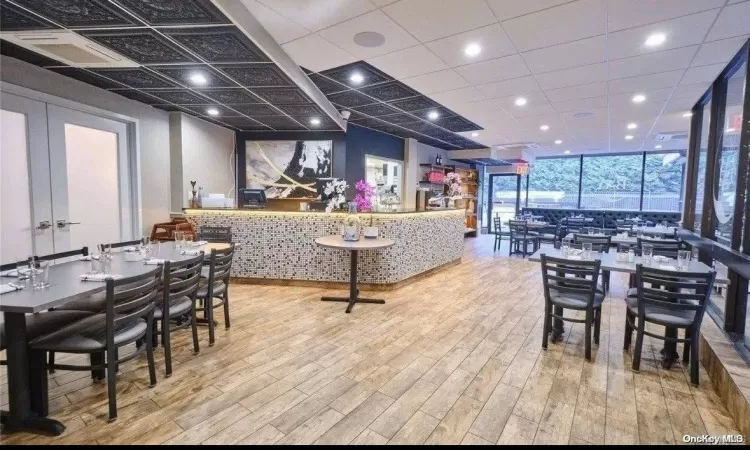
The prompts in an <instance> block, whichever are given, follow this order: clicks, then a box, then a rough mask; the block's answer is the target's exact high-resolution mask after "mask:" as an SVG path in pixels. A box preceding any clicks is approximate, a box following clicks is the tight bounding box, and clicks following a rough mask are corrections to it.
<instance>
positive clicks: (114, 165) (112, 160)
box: [0, 92, 134, 264]
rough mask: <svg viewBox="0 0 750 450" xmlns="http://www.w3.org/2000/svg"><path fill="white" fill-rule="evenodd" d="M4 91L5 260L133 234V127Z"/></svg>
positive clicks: (1, 194) (1, 205)
mask: <svg viewBox="0 0 750 450" xmlns="http://www.w3.org/2000/svg"><path fill="white" fill-rule="evenodd" d="M1 95H2V98H1V100H2V102H1V103H0V114H1V115H0V200H1V201H0V264H8V263H13V262H16V261H17V260H18V259H22V258H26V257H28V256H31V255H39V256H42V255H48V254H51V253H59V252H63V251H67V250H73V249H77V248H81V247H83V246H89V247H92V246H95V245H96V244H100V243H107V242H117V241H119V240H124V239H130V238H132V235H133V231H134V222H133V220H134V207H133V194H132V188H131V166H132V164H131V161H130V156H129V151H128V148H129V147H128V142H127V139H128V132H127V128H128V127H127V124H126V123H124V122H118V121H115V120H110V119H107V118H104V117H100V116H96V115H92V114H88V113H84V112H81V111H77V110H73V109H68V108H64V107H61V106H57V105H54V104H51V103H46V102H43V101H39V100H34V99H31V98H27V97H22V96H18V95H14V94H10V93H7V92H2V93H1Z"/></svg>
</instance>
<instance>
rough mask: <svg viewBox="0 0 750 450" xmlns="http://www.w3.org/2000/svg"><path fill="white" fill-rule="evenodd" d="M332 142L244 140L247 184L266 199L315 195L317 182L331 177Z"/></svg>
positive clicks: (314, 196)
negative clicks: (264, 195)
mask: <svg viewBox="0 0 750 450" xmlns="http://www.w3.org/2000/svg"><path fill="white" fill-rule="evenodd" d="M332 150H333V142H332V141H247V142H245V165H246V172H245V173H246V187H247V188H250V189H264V190H265V191H266V197H267V198H316V197H317V196H318V190H317V186H316V182H317V180H318V179H319V178H329V177H330V176H331V156H332Z"/></svg>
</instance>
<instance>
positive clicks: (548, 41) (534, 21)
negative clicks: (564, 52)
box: [503, 0, 605, 52]
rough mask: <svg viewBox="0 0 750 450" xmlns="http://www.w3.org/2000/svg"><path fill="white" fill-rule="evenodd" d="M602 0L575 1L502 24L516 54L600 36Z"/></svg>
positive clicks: (602, 14)
mask: <svg viewBox="0 0 750 450" xmlns="http://www.w3.org/2000/svg"><path fill="white" fill-rule="evenodd" d="M604 17H605V14H604V0H578V1H575V2H571V3H565V4H563V5H560V6H556V7H553V8H549V9H545V10H542V11H538V12H535V13H531V14H527V15H525V16H521V17H517V18H515V19H510V20H506V21H504V22H503V28H504V29H505V31H506V32H507V33H508V36H510V38H511V40H512V41H513V43H514V44H515V45H516V48H517V49H518V51H521V52H523V51H528V50H534V49H537V48H542V47H549V46H551V45H557V44H562V43H565V42H570V41H576V40H579V39H584V38H588V37H592V36H597V35H600V34H604V32H605V26H604Z"/></svg>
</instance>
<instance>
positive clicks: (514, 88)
mask: <svg viewBox="0 0 750 450" xmlns="http://www.w3.org/2000/svg"><path fill="white" fill-rule="evenodd" d="M476 88H477V89H478V90H479V92H481V93H482V94H484V95H485V97H487V98H498V97H508V96H510V95H520V94H526V93H529V92H537V91H540V90H541V89H540V88H539V85H538V84H537V82H536V80H535V79H534V77H532V76H526V77H519V78H513V79H512V80H505V81H496V82H494V83H487V84H480V85H478V86H476Z"/></svg>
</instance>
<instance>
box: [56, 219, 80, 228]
mask: <svg viewBox="0 0 750 450" xmlns="http://www.w3.org/2000/svg"><path fill="white" fill-rule="evenodd" d="M80 223H81V222H68V221H67V220H65V219H60V220H58V221H57V228H65V226H66V225H78V224H80Z"/></svg>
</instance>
